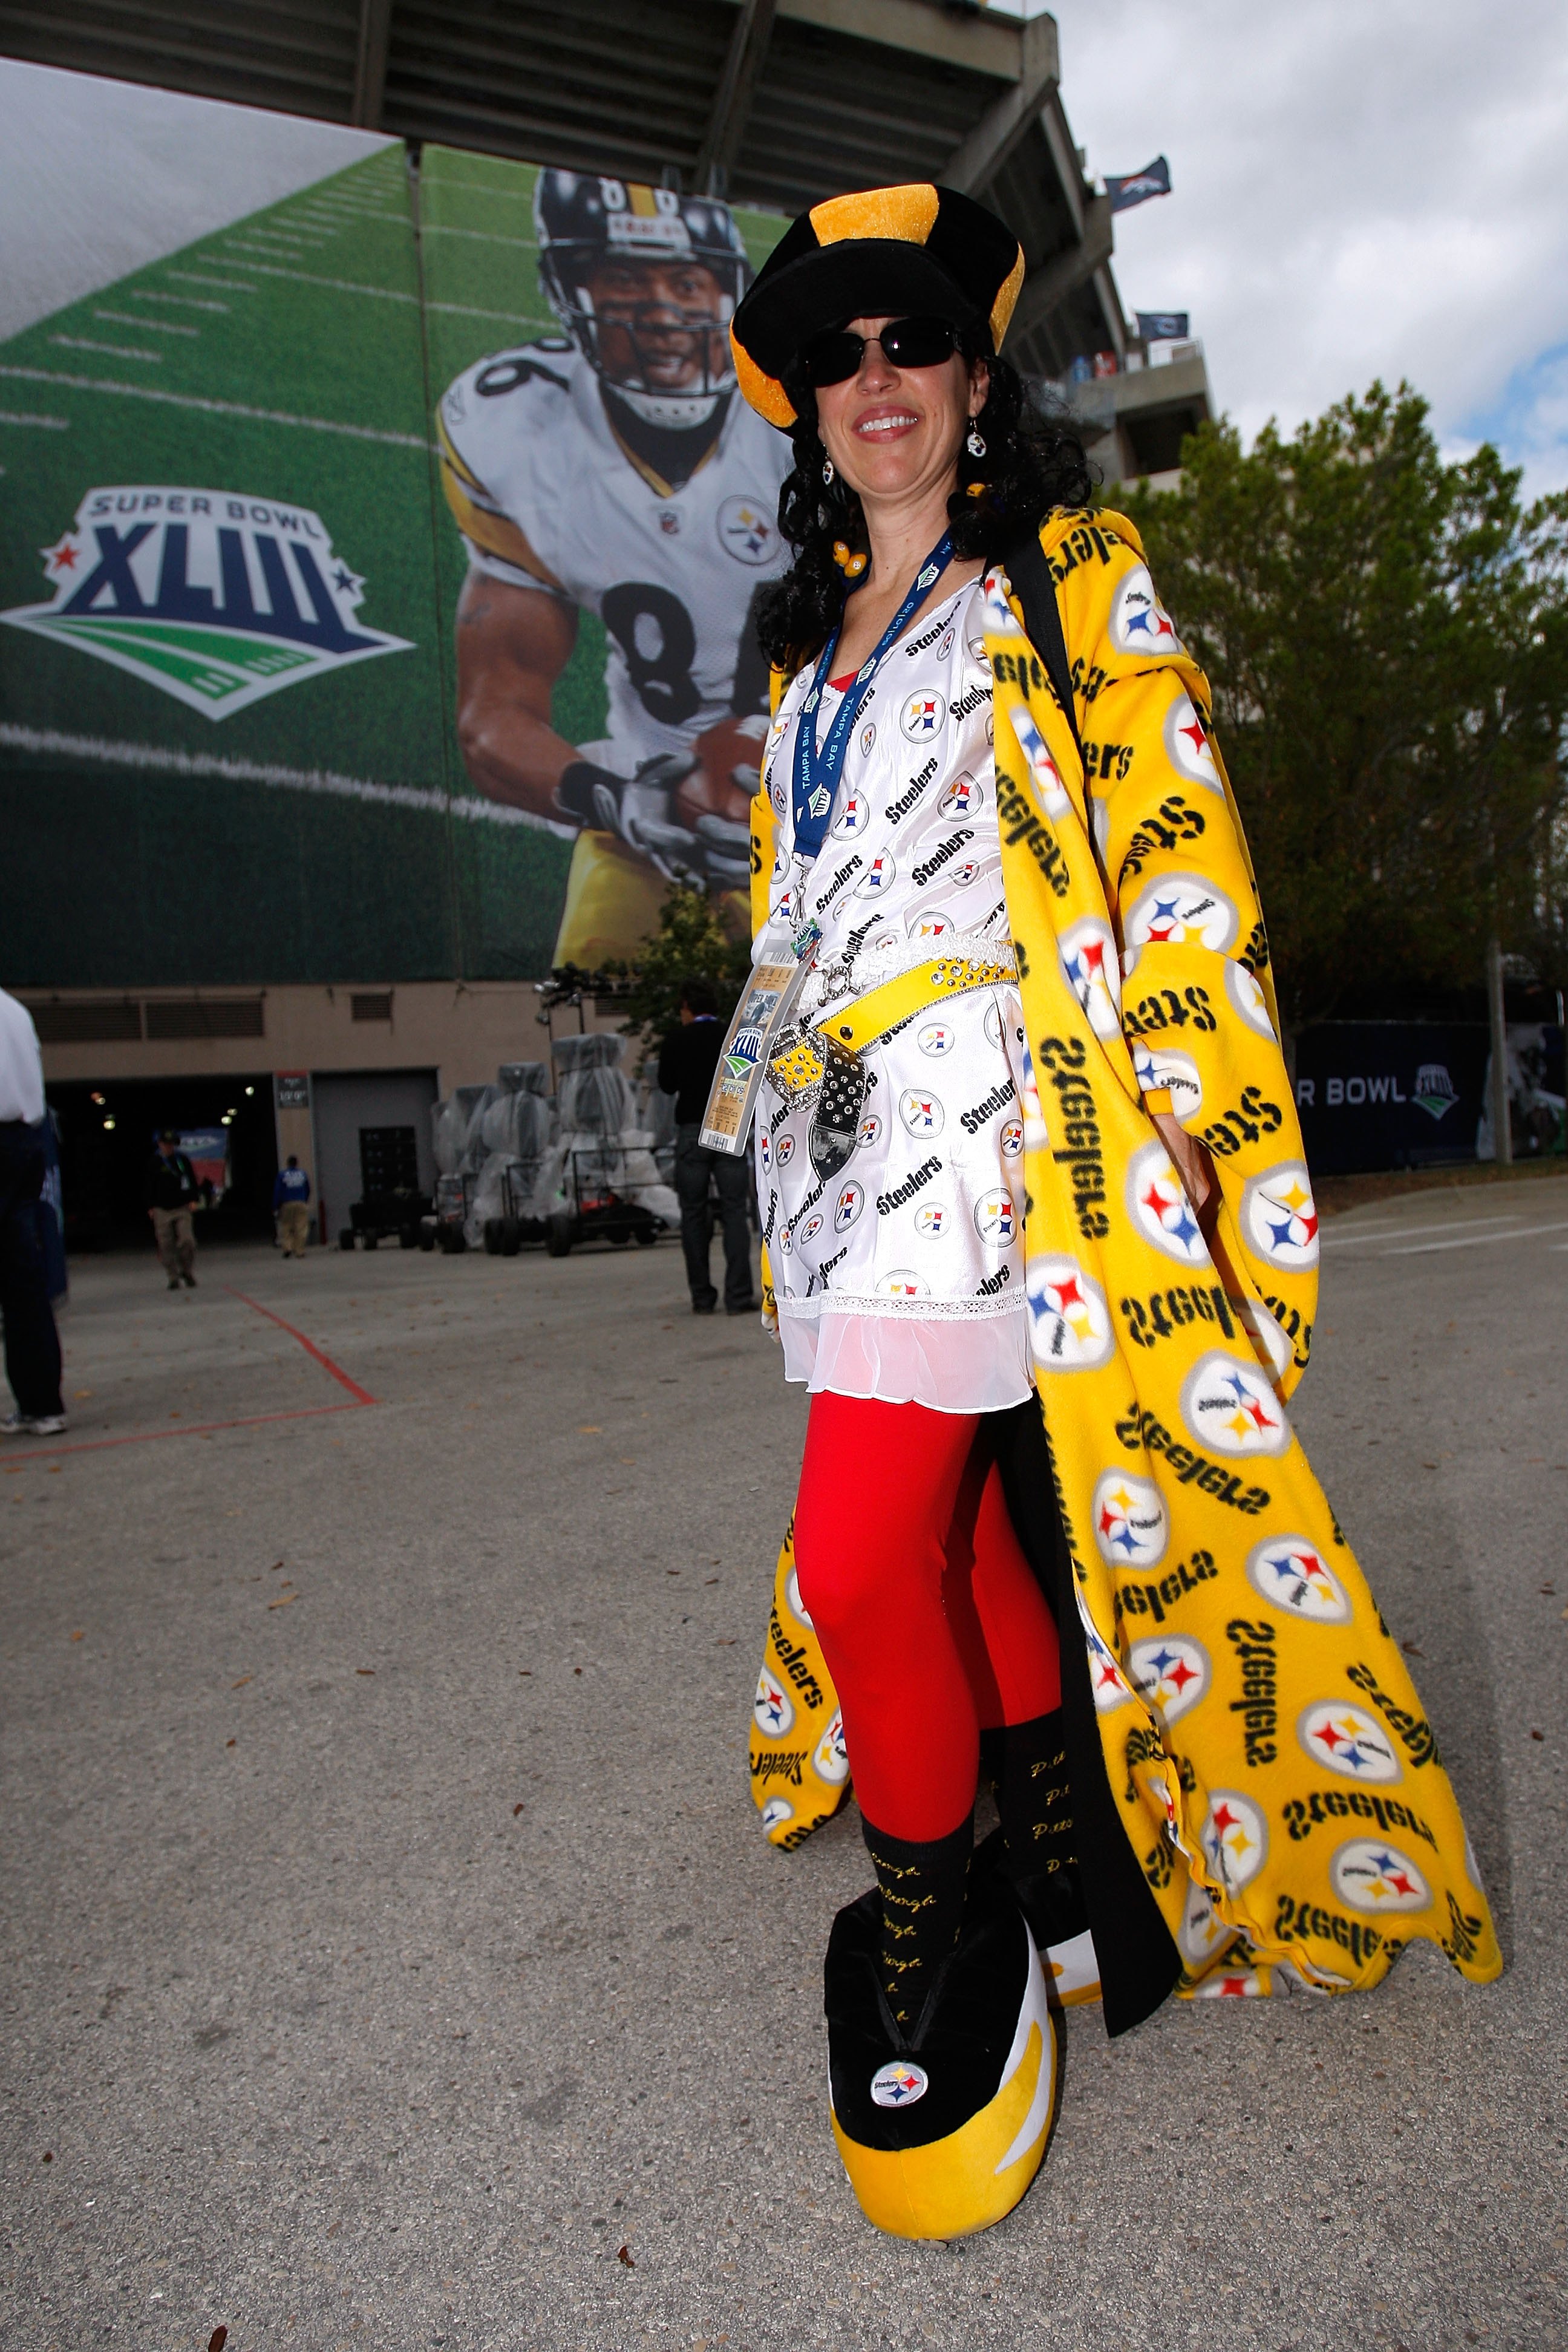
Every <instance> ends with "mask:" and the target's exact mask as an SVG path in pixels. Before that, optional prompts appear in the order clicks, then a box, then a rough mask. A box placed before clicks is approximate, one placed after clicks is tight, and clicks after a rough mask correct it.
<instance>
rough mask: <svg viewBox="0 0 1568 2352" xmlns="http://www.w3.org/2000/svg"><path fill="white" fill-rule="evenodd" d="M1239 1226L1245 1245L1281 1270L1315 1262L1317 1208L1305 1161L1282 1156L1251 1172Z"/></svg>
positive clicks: (1291, 1270)
mask: <svg viewBox="0 0 1568 2352" xmlns="http://www.w3.org/2000/svg"><path fill="white" fill-rule="evenodd" d="M1241 1230H1242V1234H1243V1235H1244V1237H1245V1238H1246V1240H1247V1244H1249V1246H1250V1247H1251V1248H1252V1249H1254V1250H1256V1252H1257V1253H1258V1256H1259V1257H1261V1258H1267V1259H1268V1263H1269V1265H1277V1266H1278V1267H1279V1270H1280V1272H1281V1273H1282V1274H1298V1273H1302V1272H1304V1271H1305V1270H1306V1268H1307V1267H1309V1266H1313V1265H1317V1263H1318V1210H1317V1203H1316V1202H1314V1200H1313V1198H1312V1180H1311V1178H1310V1176H1309V1175H1308V1173H1307V1169H1306V1163H1305V1161H1303V1160H1281V1161H1280V1163H1279V1167H1278V1168H1268V1169H1266V1170H1265V1171H1264V1172H1263V1174H1262V1175H1261V1176H1255V1177H1254V1178H1253V1179H1252V1181H1251V1182H1250V1183H1249V1184H1248V1185H1247V1189H1246V1191H1245V1192H1243V1193H1242V1196H1241Z"/></svg>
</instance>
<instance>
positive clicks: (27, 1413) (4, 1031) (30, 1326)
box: [0, 988, 66, 1437]
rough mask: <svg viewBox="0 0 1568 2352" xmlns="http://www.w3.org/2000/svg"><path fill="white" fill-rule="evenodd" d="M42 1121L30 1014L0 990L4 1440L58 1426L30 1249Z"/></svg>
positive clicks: (44, 1316) (58, 1406)
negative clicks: (12, 1401) (9, 1404)
mask: <svg viewBox="0 0 1568 2352" xmlns="http://www.w3.org/2000/svg"><path fill="white" fill-rule="evenodd" d="M47 1117H48V1114H47V1110H46V1108H45V1107H44V1066H43V1059H42V1056H41V1055H40V1054H39V1051H38V1033H37V1030H36V1029H35V1028H34V1026H33V1016H32V1014H31V1013H29V1012H28V1011H27V1009H26V1005H24V1004H20V1003H17V1001H16V998H15V997H14V996H10V995H8V994H7V993H6V992H5V990H4V989H3V988H0V1322H4V1324H5V1377H6V1379H7V1380H8V1381H10V1383H11V1392H12V1394H13V1395H14V1396H15V1398H16V1411H15V1412H9V1413H5V1414H4V1415H3V1416H0V1430H3V1431H4V1433H5V1435H6V1436H7V1437H54V1436H56V1435H58V1433H59V1432H60V1431H61V1430H63V1429H64V1427H65V1425H66V1415H65V1407H64V1405H63V1404H62V1403H61V1402H60V1343H59V1337H58V1333H57V1332H56V1330H55V1318H54V1316H53V1314H52V1313H51V1311H50V1307H49V1290H48V1282H47V1277H46V1275H45V1272H44V1256H43V1252H42V1250H41V1249H40V1248H39V1246H38V1194H39V1190H40V1188H41V1186H42V1184H43V1181H44V1167H45V1153H44V1142H43V1138H44V1134H45V1132H46V1124H47Z"/></svg>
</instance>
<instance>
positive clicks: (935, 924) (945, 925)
mask: <svg viewBox="0 0 1568 2352" xmlns="http://www.w3.org/2000/svg"><path fill="white" fill-rule="evenodd" d="M904 928H905V929H906V930H907V931H908V933H909V935H910V939H911V940H945V939H946V937H947V935H948V933H949V932H950V931H951V930H952V928H953V924H952V916H951V915H944V914H942V913H939V912H938V911H937V910H936V909H935V908H931V910H930V911H929V912H927V913H925V914H921V911H920V909H919V908H916V910H915V912H914V913H913V914H912V915H911V916H910V919H909V921H908V923H907V924H906V925H905V927H904Z"/></svg>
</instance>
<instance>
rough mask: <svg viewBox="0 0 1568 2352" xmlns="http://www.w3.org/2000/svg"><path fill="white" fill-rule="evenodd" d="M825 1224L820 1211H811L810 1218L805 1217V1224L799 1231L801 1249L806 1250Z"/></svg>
mask: <svg viewBox="0 0 1568 2352" xmlns="http://www.w3.org/2000/svg"><path fill="white" fill-rule="evenodd" d="M826 1223H827V1220H826V1217H825V1216H824V1215H823V1213H822V1211H821V1210H820V1209H814V1210H813V1211H812V1213H811V1214H810V1216H809V1217H807V1219H806V1221H805V1224H804V1225H802V1227H801V1229H800V1234H799V1240H800V1245H801V1247H802V1249H805V1248H807V1247H808V1246H809V1245H810V1244H811V1243H813V1242H814V1241H815V1240H816V1236H817V1234H819V1233H820V1232H821V1231H822V1228H823V1226H824V1225H825V1224H826Z"/></svg>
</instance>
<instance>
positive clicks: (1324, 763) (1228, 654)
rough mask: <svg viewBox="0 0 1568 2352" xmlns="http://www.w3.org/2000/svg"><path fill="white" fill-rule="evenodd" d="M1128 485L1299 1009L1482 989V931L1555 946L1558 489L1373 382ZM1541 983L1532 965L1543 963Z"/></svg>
mask: <svg viewBox="0 0 1568 2352" xmlns="http://www.w3.org/2000/svg"><path fill="white" fill-rule="evenodd" d="M1183 465H1184V476H1183V480H1182V484H1181V487H1180V488H1179V489H1177V490H1175V491H1173V492H1154V491H1150V490H1149V489H1147V488H1143V489H1141V490H1139V491H1137V492H1135V493H1134V494H1133V495H1132V496H1131V498H1130V499H1128V500H1127V507H1128V511H1129V512H1130V513H1131V516H1132V518H1133V520H1135V521H1136V522H1137V524H1138V527H1139V529H1140V530H1141V531H1142V534H1143V538H1144V541H1145V543H1146V545H1147V547H1148V550H1149V556H1150V562H1151V565H1152V570H1153V573H1154V577H1155V580H1156V581H1157V583H1159V587H1160V593H1161V594H1162V596H1163V599H1164V601H1165V602H1166V603H1167V604H1169V606H1170V608H1171V612H1172V614H1173V618H1174V620H1175V622H1176V625H1177V627H1178V629H1179V630H1180V632H1181V634H1182V636H1183V638H1184V641H1185V642H1186V644H1187V645H1188V646H1189V648H1190V649H1191V651H1192V652H1193V654H1194V656H1195V658H1196V659H1197V660H1198V661H1199V662H1200V663H1201V664H1202V666H1203V667H1204V669H1205V672H1206V674H1207V676H1208V678H1209V681H1210V685H1211V687H1212V688H1213V691H1214V705H1215V726H1216V729H1217V730H1218V733H1219V739H1220V744H1221V748H1222V750H1223V751H1224V753H1225V758H1226V765H1227V767H1228V769H1229V771H1230V775H1231V779H1232V782H1233V783H1234V785H1235V787H1236V793H1237V801H1238V803H1240V807H1241V811H1242V815H1243V819H1244V822H1245V824H1246V825H1247V835H1248V839H1249V841H1250V844H1251V846H1252V852H1253V856H1254V858H1255V860H1256V862H1257V866H1258V880H1259V884H1260V887H1261V890H1262V896H1263V902H1264V907H1265V909H1266V911H1267V914H1268V924H1269V931H1270V936H1271V940H1272V944H1273V952H1274V958H1275V963H1276V979H1277V982H1278V985H1279V992H1280V1002H1281V1009H1282V1011H1283V1013H1284V1016H1285V1018H1286V1021H1287V1022H1288V1024H1289V1025H1290V1026H1291V1027H1292V1028H1300V1027H1302V1026H1304V1025H1305V1024H1307V1023H1308V1022H1310V1021H1312V1020H1321V1019H1323V1018H1325V1017H1327V1016H1329V1015H1330V1014H1331V1013H1336V1012H1339V1011H1342V1010H1344V1009H1345V1008H1347V1007H1348V1006H1350V1005H1351V1004H1352V1003H1364V1001H1365V1000H1366V999H1367V998H1369V997H1376V996H1378V995H1380V994H1386V993H1387V992H1390V991H1393V990H1401V991H1406V990H1409V989H1410V988H1411V987H1415V988H1421V987H1426V988H1432V987H1442V988H1452V987H1454V986H1456V985H1458V986H1461V987H1470V986H1474V985H1475V984H1476V983H1477V982H1479V979H1480V976H1481V971H1482V964H1483V958H1484V952H1485V942H1486V940H1487V939H1488V937H1489V936H1490V935H1491V934H1492V933H1493V932H1494V930H1495V931H1497V932H1499V933H1500V936H1501V937H1502V939H1503V940H1504V942H1505V944H1506V945H1510V946H1512V947H1515V948H1517V949H1519V950H1525V951H1528V952H1531V954H1532V955H1533V956H1534V957H1535V958H1536V959H1537V961H1543V960H1546V959H1548V958H1549V959H1550V961H1552V965H1553V968H1554V969H1561V968H1562V966H1563V961H1564V950H1565V949H1568V804H1565V803H1564V797H1563V761H1562V760H1561V757H1560V752H1561V749H1562V744H1563V728H1564V721H1565V719H1568V497H1563V496H1560V497H1558V498H1555V499H1543V500H1542V501H1541V502H1540V503H1539V504H1537V505H1536V506H1534V507H1532V508H1531V509H1529V510H1528V511H1526V510H1525V509H1523V508H1522V507H1521V502H1520V497H1519V485H1520V476H1519V474H1518V473H1517V472H1514V471H1510V469H1509V468H1508V467H1505V466H1504V465H1503V464H1502V462H1501V460H1500V458H1499V457H1498V454H1497V452H1496V450H1494V449H1493V448H1491V447H1490V446H1482V447H1481V448H1480V449H1479V450H1477V452H1476V453H1475V455H1474V456H1473V457H1468V458H1466V459H1464V460H1462V461H1461V462H1459V463H1457V464H1455V463H1447V462H1445V460H1444V458H1443V457H1442V454H1441V452H1440V451H1439V449H1438V447H1437V444H1436V439H1435V438H1434V436H1433V434H1432V432H1431V429H1430V427H1429V425H1428V424H1427V422H1426V403H1425V402H1424V401H1423V400H1422V399H1420V397H1419V396H1418V395H1417V394H1415V393H1414V392H1412V391H1411V390H1410V388H1409V387H1408V386H1407V385H1403V384H1402V385H1401V386H1400V388H1399V390H1398V391H1397V392H1396V393H1392V394H1391V393H1389V392H1387V391H1386V390H1385V389H1384V386H1383V385H1382V384H1377V383H1374V384H1373V387H1372V389H1371V391H1370V392H1369V393H1368V394H1366V396H1365V398H1364V399H1360V400H1358V399H1356V398H1355V397H1354V396H1353V395H1352V396H1351V397H1349V398H1347V399H1345V400H1343V401H1341V402H1340V403H1339V404H1337V405H1336V406H1335V407H1333V408H1331V409H1330V410H1329V411H1328V413H1327V415H1324V416H1321V417H1320V418H1318V419H1317V420H1316V421H1315V422H1313V423H1310V424H1308V425H1303V426H1302V427H1301V429H1300V432H1299V433H1297V434H1296V435H1295V436H1294V437H1293V438H1291V439H1287V438H1285V437H1284V436H1282V435H1281V434H1280V432H1279V429H1278V427H1277V426H1275V425H1272V424H1270V425H1267V426H1266V427H1265V428H1264V430H1263V431H1262V432H1261V433H1260V434H1259V435H1258V438H1257V440H1256V442H1255V443H1254V445H1253V447H1252V448H1251V450H1250V451H1244V450H1243V448H1242V446H1241V441H1240V437H1239V436H1238V435H1237V432H1236V430H1235V428H1234V426H1232V425H1228V424H1223V423H1222V424H1219V425H1205V426H1204V427H1203V428H1202V429H1201V430H1200V431H1199V432H1198V433H1197V434H1196V435H1195V436H1194V437H1193V438H1192V439H1191V440H1189V441H1188V442H1187V443H1186V444H1185V446H1184V450H1183ZM1547 976H1548V975H1547V973H1546V971H1544V970H1543V971H1542V977H1543V978H1544V977H1547Z"/></svg>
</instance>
